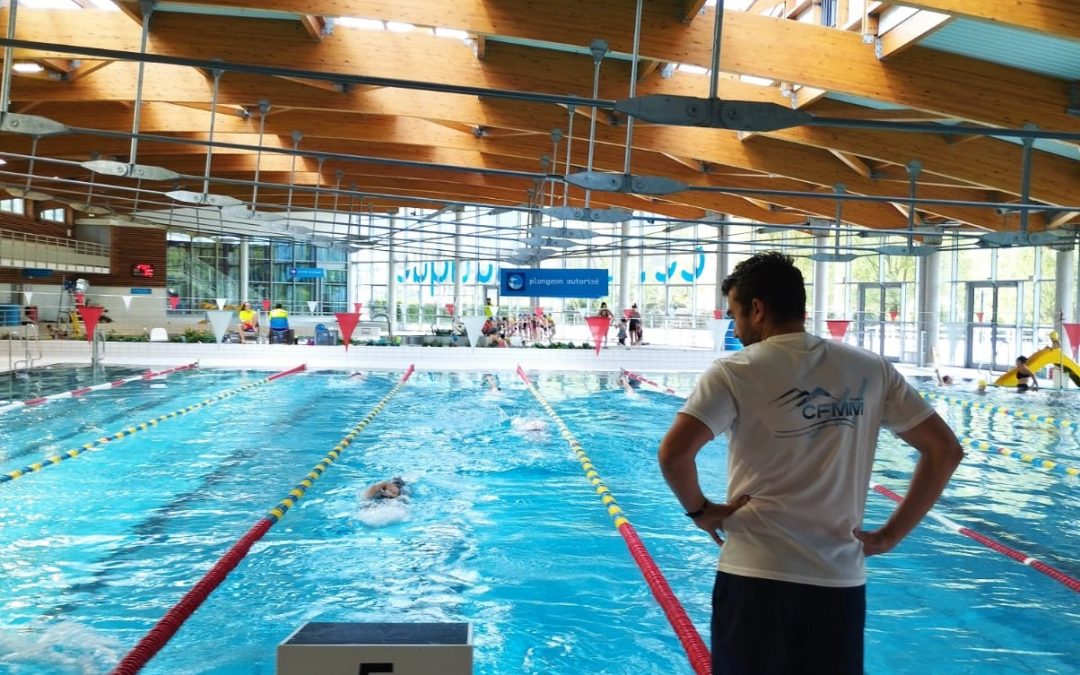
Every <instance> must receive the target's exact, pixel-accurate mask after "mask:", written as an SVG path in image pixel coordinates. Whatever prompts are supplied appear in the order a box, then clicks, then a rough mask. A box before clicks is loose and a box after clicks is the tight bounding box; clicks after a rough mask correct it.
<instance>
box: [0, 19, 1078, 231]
mask: <svg viewBox="0 0 1080 675" xmlns="http://www.w3.org/2000/svg"><path fill="white" fill-rule="evenodd" d="M80 4H83V5H86V6H87V8H85V9H80V10H74V11H65V10H44V9H34V8H32V7H30V6H27V5H25V4H23V3H20V6H19V8H18V11H17V14H16V22H15V39H16V40H26V41H34V42H40V43H49V44H53V45H63V46H64V47H53V48H47V49H41V48H38V49H28V48H18V49H16V50H15V52H14V60H15V62H16V63H18V62H26V61H34V62H36V63H38V64H40V65H42V66H43V67H44V69H45V70H44V71H43V72H41V73H37V74H16V76H15V77H13V79H12V86H11V103H10V106H9V110H10V111H11V112H14V113H26V114H32V115H40V116H43V117H47V118H49V119H52V120H56V121H59V122H62V123H64V124H67V125H70V126H71V127H75V128H78V129H80V130H83V131H81V132H78V133H71V134H64V135H59V136H47V137H42V138H41V139H40V141H39V143H38V144H37V147H36V154H37V157H38V159H37V160H36V161H35V162H34V166H33V174H34V175H33V179H32V186H33V187H34V189H38V190H41V191H44V192H46V193H49V194H51V195H55V196H56V197H58V198H62V199H68V200H75V201H79V200H85V199H87V197H86V195H87V192H88V189H89V186H88V182H89V181H90V175H91V174H90V172H89V171H88V170H86V169H85V168H83V167H81V166H79V164H78V162H82V161H86V160H88V159H91V158H92V157H101V158H105V159H114V160H118V161H121V162H129V161H131V158H130V153H131V142H130V139H129V137H128V134H130V132H132V130H133V122H134V117H135V116H134V112H135V111H134V102H135V100H136V96H137V89H138V88H137V83H138V71H139V65H138V63H137V59H136V58H131V59H121V58H108V59H106V58H102V56H101V54H97V55H94V54H90V55H87V53H86V51H83V52H81V53H80V52H79V48H84V49H86V48H88V49H90V50H94V49H98V50H113V51H115V52H128V53H130V54H131V55H134V56H137V55H138V54H139V52H140V42H141V37H142V29H143V19H144V15H143V13H142V10H141V9H140V4H139V3H138V2H131V1H124V2H118V3H117V5H118V6H119V7H120V9H121V10H122V11H119V12H117V11H103V10H99V9H94V8H93V5H91V3H90V2H89V0H85V1H84V2H81V3H80ZM704 4H705V3H704V2H703V0H696V1H688V0H649V1H648V2H646V3H645V7H644V15H643V22H642V31H641V37H640V57H641V60H640V61H639V64H638V69H637V83H636V87H637V94H638V95H639V96H640V95H646V94H672V95H682V96H698V97H704V96H706V95H707V94H708V92H709V84H710V79H709V77H708V76H707V75H703V74H700V73H694V72H689V70H688V69H686V68H683V67H677V66H678V65H679V64H688V65H693V66H698V67H700V68H708V67H709V65H710V62H711V56H712V35H713V19H714V12H713V9H712V8H711V7H704ZM735 4H736V3H734V2H729V3H728V5H729V6H735ZM737 4H738V5H739V6H740V7H741V6H743V5H746V4H747V3H746V2H741V3H737ZM839 4H840V5H842V7H841V10H840V16H839V17H837V18H838V21H837V24H838V26H837V27H826V26H822V25H820V24H821V17H820V16H819V15H818V14H816V13H819V12H820V11H821V8H820V4H819V3H813V2H809V1H806V0H802V1H797V0H787V2H786V3H785V2H783V1H782V0H757V1H756V2H751V3H749V7H748V8H747V9H746V11H739V10H738V9H728V10H727V11H726V12H725V15H724V23H723V39H722V49H721V62H720V71H721V76H720V77H719V78H718V82H717V87H718V88H717V93H718V95H719V97H720V98H722V99H727V100H746V101H762V102H772V103H778V104H780V105H783V106H787V107H796V108H799V109H803V110H806V111H808V112H810V113H812V114H814V115H818V116H827V117H835V118H849V119H853V120H881V121H900V122H913V123H939V124H941V125H942V126H943V131H944V126H945V125H952V124H965V125H980V126H982V125H985V126H987V127H1007V128H1012V129H1017V128H1021V127H1023V126H1024V125H1035V126H1037V127H1038V128H1040V129H1043V130H1056V131H1065V132H1073V133H1080V117H1078V116H1076V115H1075V114H1070V112H1069V110H1070V106H1071V107H1072V109H1073V112H1074V113H1075V111H1076V108H1077V106H1078V103H1077V100H1076V98H1077V94H1076V93H1075V91H1071V90H1070V82H1068V81H1065V80H1062V79H1058V78H1054V77H1050V76H1048V75H1046V74H1040V73H1038V72H1034V71H1033V70H1032V69H1024V68H1021V67H1018V66H1017V65H1001V63H1000V62H993V61H992V60H985V59H979V58H976V57H974V56H962V55H956V54H951V53H946V52H944V51H936V50H933V49H930V48H927V47H922V46H919V44H918V43H919V41H920V40H922V39H924V38H925V37H926V36H927V35H929V34H930V33H931V32H932V31H934V30H940V29H941V28H942V27H943V26H947V25H949V23H950V22H952V21H968V22H973V21H974V22H992V23H993V24H996V25H998V26H1006V27H1008V28H1011V29H1016V34H1017V35H1026V36H1030V35H1033V34H1035V33H1038V34H1040V35H1045V36H1048V37H1049V38H1053V39H1060V40H1067V41H1070V42H1072V43H1076V44H1077V45H1078V46H1080V12H1078V11H1077V10H1076V7H1075V0H1033V1H1031V2H1025V3H1019V4H1018V3H1016V2H1013V1H1011V0H1010V1H1007V0H925V1H915V0H912V1H908V0H904V1H903V2H893V3H883V2H869V3H868V4H869V6H868V7H867V9H866V12H865V16H864V13H862V12H859V13H855V14H852V15H850V16H849V15H847V10H848V7H847V6H848V5H849V4H851V5H852V6H858V5H859V4H860V3H858V2H855V3H844V2H842V3H839ZM901 5H903V6H907V7H910V8H917V10H915V11H913V10H903V9H901V8H900V6H901ZM634 15H635V2H634V0H591V1H590V2H580V1H579V0H545V1H544V2H532V1H529V0H453V1H452V2H447V1H446V0H367V1H363V2H343V1H341V0H269V1H267V0H260V1H259V2H255V1H254V0H186V1H185V2H181V3H173V2H168V3H156V4H155V5H154V7H153V11H152V12H151V13H150V21H149V32H148V44H147V50H146V51H147V53H148V54H150V55H154V56H156V57H162V58H161V60H165V61H168V60H176V59H192V60H197V61H200V62H204V63H205V62H209V61H211V60H220V61H221V62H222V63H223V64H225V66H224V67H223V72H221V74H220V80H219V90H218V99H217V103H218V105H217V107H216V112H215V114H214V115H213V116H211V101H212V99H213V90H214V76H213V73H212V71H211V69H208V68H199V67H191V66H179V65H171V64H168V63H154V62H151V63H147V64H146V66H145V73H144V76H143V87H142V91H141V100H142V105H141V110H140V115H139V129H138V130H139V134H140V135H141V136H142V137H141V139H140V141H139V143H138V146H137V156H136V158H135V161H136V162H137V163H138V164H140V165H148V166H160V167H164V168H167V169H170V170H172V171H175V172H178V173H180V174H182V175H183V177H182V178H181V179H180V180H178V181H168V182H160V183H157V182H155V183H152V182H147V181H144V182H142V183H139V184H137V183H136V181H133V180H131V179H128V178H115V177H108V176H101V175H97V176H95V177H94V186H93V193H92V196H91V197H90V198H89V199H90V200H91V201H93V202H94V203H100V204H102V205H105V206H107V207H109V208H110V209H112V210H114V211H116V212H120V213H124V212H127V211H130V210H132V209H133V208H136V207H137V208H139V209H140V210H143V211H145V210H155V209H167V208H168V205H169V204H170V203H172V202H171V200H170V199H169V198H168V197H166V196H165V195H164V193H165V192H167V191H170V190H174V189H185V190H191V191H195V192H201V191H202V190H203V181H202V177H203V172H204V169H205V166H206V157H207V144H206V141H207V140H208V139H209V135H210V127H211V119H213V140H214V142H215V143H216V144H223V147H215V148H214V150H213V153H212V158H211V162H210V183H209V192H210V193H212V194H217V195H231V196H234V197H236V198H238V199H241V200H244V201H246V202H250V201H251V200H252V197H253V187H254V181H255V178H256V172H257V173H258V182H259V189H258V205H257V208H259V209H260V210H267V211H274V210H281V209H283V208H284V207H285V205H286V204H287V203H289V200H290V198H291V200H292V201H291V203H292V205H293V207H294V208H296V209H303V208H310V207H312V206H313V205H314V203H315V200H316V199H320V200H321V201H320V202H319V203H320V206H321V208H324V209H325V208H327V207H329V206H330V204H331V203H332V202H333V201H334V199H335V195H336V198H337V203H338V205H339V208H345V207H344V206H342V205H343V204H345V203H348V204H349V207H348V208H353V205H354V204H359V206H358V208H362V209H365V210H367V209H375V210H379V211H385V210H390V209H395V208H401V207H405V208H410V209H436V208H439V207H441V206H443V205H444V204H446V203H448V202H449V203H468V204H483V205H490V206H492V207H502V206H513V205H520V204H523V203H529V202H530V201H532V202H533V203H535V202H536V199H535V197H536V195H537V194H538V193H537V192H536V188H537V185H538V181H539V178H540V177H541V176H542V175H543V174H545V173H550V174H558V175H561V174H565V173H567V168H566V165H565V160H566V151H567V141H566V136H567V135H568V133H567V132H568V130H569V129H568V127H569V123H570V117H571V116H573V117H574V121H573V135H572V142H571V164H572V166H571V168H570V172H575V171H581V170H583V169H584V168H585V166H586V164H587V159H588V135H589V123H590V117H591V113H592V111H591V109H590V108H588V107H585V106H572V107H569V106H567V105H565V104H560V103H558V102H554V103H552V102H537V101H530V100H511V99H509V98H506V97H504V96H503V95H502V94H503V93H506V92H523V93H526V94H537V93H538V94H546V95H554V96H556V97H564V96H573V97H578V98H591V94H592V77H593V61H592V58H591V56H590V55H589V54H588V50H587V47H588V45H589V43H590V42H591V41H592V40H594V39H602V40H606V41H607V43H608V45H609V47H610V49H611V53H609V55H608V57H607V58H605V60H604V61H603V64H602V70H601V80H600V85H599V98H601V99H619V98H625V97H627V95H628V91H629V83H630V77H631V61H630V59H629V57H628V55H629V54H631V53H632V52H633V36H634ZM339 17H360V18H367V19H376V20H381V21H390V22H400V23H402V24H412V25H413V26H414V28H413V29H412V30H408V31H406V32H397V31H394V30H365V29H358V28H351V27H347V26H346V25H345V24H346V23H348V22H347V21H345V20H341V19H339ZM7 22H8V13H7V12H4V14H3V17H2V20H0V30H6V28H7ZM395 27H396V26H395ZM431 28H444V29H452V30H453V31H464V36H465V37H466V39H462V37H463V36H462V35H461V34H456V33H455V34H453V35H452V36H450V37H446V36H442V35H437V34H434V32H433V31H432V30H431ZM999 47H1000V49H1001V50H1002V51H1008V50H1009V45H999ZM113 56H116V55H115V54H114V55H113ZM234 65H235V66H260V67H262V68H259V69H252V68H248V69H247V70H260V71H261V72H238V70H244V68H239V69H234V68H232V66H234ZM305 71H312V72H314V73H317V74H318V76H317V77H303V76H298V73H301V74H302V73H304V72H305ZM308 74H312V73H308ZM335 76H336V77H335ZM748 77H749V78H753V79H747V78H748ZM371 78H386V79H389V80H395V81H408V82H409V83H411V84H410V85H409V88H402V87H398V86H387V83H371V82H369V80H370V79H371ZM1077 79H1080V73H1078V77H1077ZM391 84H392V83H391ZM427 85H430V87H428V86H427ZM447 86H458V87H469V88H479V89H483V90H490V91H491V95H476V92H474V93H472V94H459V93H449V92H447V91H445V89H446V88H447ZM480 93H481V94H482V93H483V92H480ZM261 101H266V102H268V103H269V111H268V113H267V114H266V115H265V134H264V135H263V136H262V138H261V142H260V135H259V127H260V122H261V121H263V115H261V113H260V102H261ZM596 117H597V124H596V145H595V151H594V158H593V163H594V168H595V169H598V170H604V171H615V172H622V170H623V166H624V161H625V154H626V153H625V146H626V138H627V133H626V132H627V124H626V119H625V118H623V117H621V116H619V115H615V114H612V113H610V112H608V111H600V112H599V113H598V114H597V115H596ZM553 129H559V130H561V132H562V135H563V138H562V140H561V142H560V143H558V145H554V144H553V139H552V130H553ZM102 132H113V133H111V134H105V133H102ZM116 132H119V133H116ZM294 132H300V134H299V135H298V136H296V137H295V138H298V139H299V140H298V143H297V148H298V150H299V156H298V157H296V159H295V162H294V156H293V155H292V154H289V153H287V152H278V151H281V150H289V149H291V148H292V147H293V145H294ZM1036 147H1037V149H1035V150H1033V151H1032V161H1031V180H1030V195H1029V199H1030V200H1032V201H1033V202H1037V203H1040V204H1044V205H1047V206H1048V207H1052V208H1048V209H1047V210H1043V211H1036V212H1033V213H1032V214H1031V216H1030V221H1029V226H1030V227H1031V228H1032V229H1033V230H1040V229H1044V228H1056V227H1062V226H1065V225H1069V224H1074V223H1076V222H1077V221H1078V220H1080V213H1078V211H1080V209H1077V206H1078V205H1080V148H1078V146H1077V145H1076V144H1075V143H1072V142H1071V141H1065V142H1055V144H1054V146H1053V147H1055V148H1056V149H1057V151H1047V150H1044V149H1042V148H1044V147H1047V146H1044V145H1041V144H1040V145H1037V146H1036ZM260 148H261V151H259V149H260ZM31 150H32V139H31V138H30V137H28V136H25V135H19V134H10V133H4V134H0V153H5V154H0V157H4V158H6V159H7V164H6V165H5V166H2V167H0V170H3V171H4V172H6V173H5V174H0V181H3V182H5V183H7V184H19V183H20V182H23V181H25V174H26V173H27V171H28V170H29V168H30V167H29V162H28V160H27V159H26V156H27V155H30V153H31ZM1062 150H1064V152H1062ZM1071 151H1076V152H1071ZM1070 152H1071V156H1070ZM316 153H323V154H321V155H318V156H316ZM1023 154H1024V149H1023V147H1022V145H1021V144H1020V143H1018V142H1014V141H1008V140H1002V139H999V138H994V137H991V136H988V135H978V134H970V135H957V134H947V133H925V132H923V133H914V132H897V131H880V130H866V129H848V128H821V127H809V126H801V127H794V128H789V129H784V130H781V131H775V132H762V133H745V132H736V131H729V130H722V129H704V128H693V127H676V126H661V125H655V124H645V123H637V124H635V126H634V130H633V142H632V156H631V172H632V173H634V174H635V175H660V176H669V177H672V178H676V179H678V180H680V181H683V182H685V183H687V184H689V185H691V186H695V187H697V188H703V189H698V190H691V191H685V192H681V193H677V194H672V195H666V196H664V197H650V196H647V195H633V194H613V193H602V192H594V193H593V194H592V198H591V199H592V201H591V204H592V205H593V206H594V207H608V206H613V207H622V208H627V209H634V210H643V211H649V212H653V213H656V214H659V215H661V216H669V217H672V218H687V219H696V218H702V217H705V216H706V214H708V213H710V212H712V213H721V214H729V215H731V216H736V217H742V218H748V219H752V220H754V221H759V222H762V223H768V224H776V225H788V226H797V225H800V224H803V223H805V222H806V221H807V218H808V217H822V218H829V219H831V218H833V217H834V216H835V213H836V205H835V200H831V199H825V198H819V197H817V196H816V195H822V194H824V195H831V194H833V192H834V189H835V186H836V185H837V184H843V185H844V187H845V189H846V191H847V192H849V193H852V194H857V195H866V196H868V197H870V198H872V200H866V201H851V202H846V203H845V204H844V208H843V220H844V221H846V222H847V223H849V224H851V225H855V226H862V227H867V228H904V227H906V226H907V225H908V204H909V203H910V201H908V199H907V196H908V194H909V183H908V180H909V179H908V172H907V170H906V168H905V167H906V166H907V165H908V164H909V162H911V161H912V160H917V161H918V162H920V163H921V166H922V171H921V173H920V174H919V176H918V185H917V187H916V190H915V194H916V197H917V199H918V207H917V209H916V214H915V221H916V222H917V223H918V224H919V225H934V224H943V223H961V224H965V225H968V226H971V227H975V228H980V229H985V230H1015V229H1017V227H1018V226H1019V223H1020V221H1019V215H1018V213H1017V212H1016V210H1015V209H1014V208H1011V205H1013V204H1015V203H1016V202H1017V201H1018V200H1020V199H1021V197H1022V195H1023V193H1024V184H1023V181H1022V165H1023ZM545 156H548V157H551V156H554V157H555V158H556V163H555V164H553V165H552V164H544V163H543V161H544V160H543V159H542V158H544V157H545ZM53 160H58V161H53ZM373 160H391V161H389V162H387V161H373ZM290 185H293V186H294V189H292V190H290V189H289V187H290ZM336 186H340V187H341V189H342V192H340V193H336V192H335V191H334V190H333V188H335V187H336ZM353 186H355V189H354V188H353ZM552 186H553V184H552V183H551V182H548V183H546V184H544V185H543V190H544V193H545V194H547V195H549V198H550V195H551V194H552ZM136 187H137V188H139V190H138V191H136V190H135V188H136ZM316 187H318V188H319V190H318V191H316V190H315V188H316ZM553 187H554V194H555V195H556V201H557V203H559V204H561V203H562V195H563V190H564V184H563V183H561V182H556V183H554V186H553ZM530 190H533V193H532V195H533V198H532V199H531V198H530ZM758 191H782V192H790V193H793V194H775V193H769V192H758ZM290 193H291V197H290ZM136 194H137V195H138V203H136V202H135V201H134V198H135V196H136ZM358 195H362V196H363V199H362V200H360V198H359V196H358ZM949 201H960V202H977V203H981V204H983V205H980V206H972V205H956V204H949V203H936V202H949ZM569 203H570V204H571V205H573V206H581V205H583V204H584V192H583V191H582V190H580V189H578V188H571V189H570V190H569ZM46 204H47V203H46Z"/></svg>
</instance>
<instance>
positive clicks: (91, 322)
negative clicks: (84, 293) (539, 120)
mask: <svg viewBox="0 0 1080 675" xmlns="http://www.w3.org/2000/svg"><path fill="white" fill-rule="evenodd" d="M76 311H78V312H79V318H80V319H82V322H83V323H84V324H86V341H87V342H93V341H94V329H96V328H97V325H98V321H99V320H100V319H101V313H102V312H104V311H105V308H104V307H79V308H78V309H77V310H76Z"/></svg>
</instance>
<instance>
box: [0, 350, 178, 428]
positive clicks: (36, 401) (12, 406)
mask: <svg viewBox="0 0 1080 675" xmlns="http://www.w3.org/2000/svg"><path fill="white" fill-rule="evenodd" d="M198 367H199V362H198V361H196V362H195V363H189V364H187V365H186V366H177V367H176V368H169V369H168V370H159V371H158V372H156V373H152V372H150V371H149V370H148V371H146V372H145V373H143V374H142V375H133V376H131V377H125V378H123V379H122V380H113V381H112V382H103V383H101V384H95V385H93V386H92V387H80V388H79V389H72V390H71V391H62V392H60V393H58V394H49V395H48V396H39V397H37V398H30V399H27V400H25V401H13V402H12V403H8V404H7V405H4V406H0V415H2V414H3V413H6V412H8V411H10V410H16V409H18V408H25V407H29V406H33V405H41V404H42V403H48V402H49V401H56V400H58V399H62V398H75V397H77V396H82V395H83V394H89V393H90V392H92V391H101V390H102V389H115V388H117V387H122V386H124V385H125V384H127V383H128V382H134V381H136V380H150V379H153V378H155V377H162V376H164V375H169V374H171V373H178V372H180V371H182V370H190V369H192V368H198Z"/></svg>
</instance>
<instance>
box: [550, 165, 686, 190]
mask: <svg viewBox="0 0 1080 675" xmlns="http://www.w3.org/2000/svg"><path fill="white" fill-rule="evenodd" d="M565 180H566V182H567V183H570V184H571V185H576V186H578V187H580V188H584V189H586V190H599V191H601V192H625V193H629V194H637V195H670V194H673V193H676V192H682V191H684V190H686V189H687V188H688V187H689V186H688V185H687V184H686V183H683V182H682V181H677V180H675V179H673V178H668V177H666V176H634V175H631V174H625V173H608V172H606V171H582V172H579V173H572V174H569V175H567V176H566V177H565Z"/></svg>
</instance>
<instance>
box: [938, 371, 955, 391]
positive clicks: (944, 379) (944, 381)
mask: <svg viewBox="0 0 1080 675" xmlns="http://www.w3.org/2000/svg"><path fill="white" fill-rule="evenodd" d="M934 376H935V377H937V383H938V386H942V387H947V386H949V385H950V384H952V383H953V379H952V376H951V375H942V374H941V373H940V372H938V369H937V368H934Z"/></svg>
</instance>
